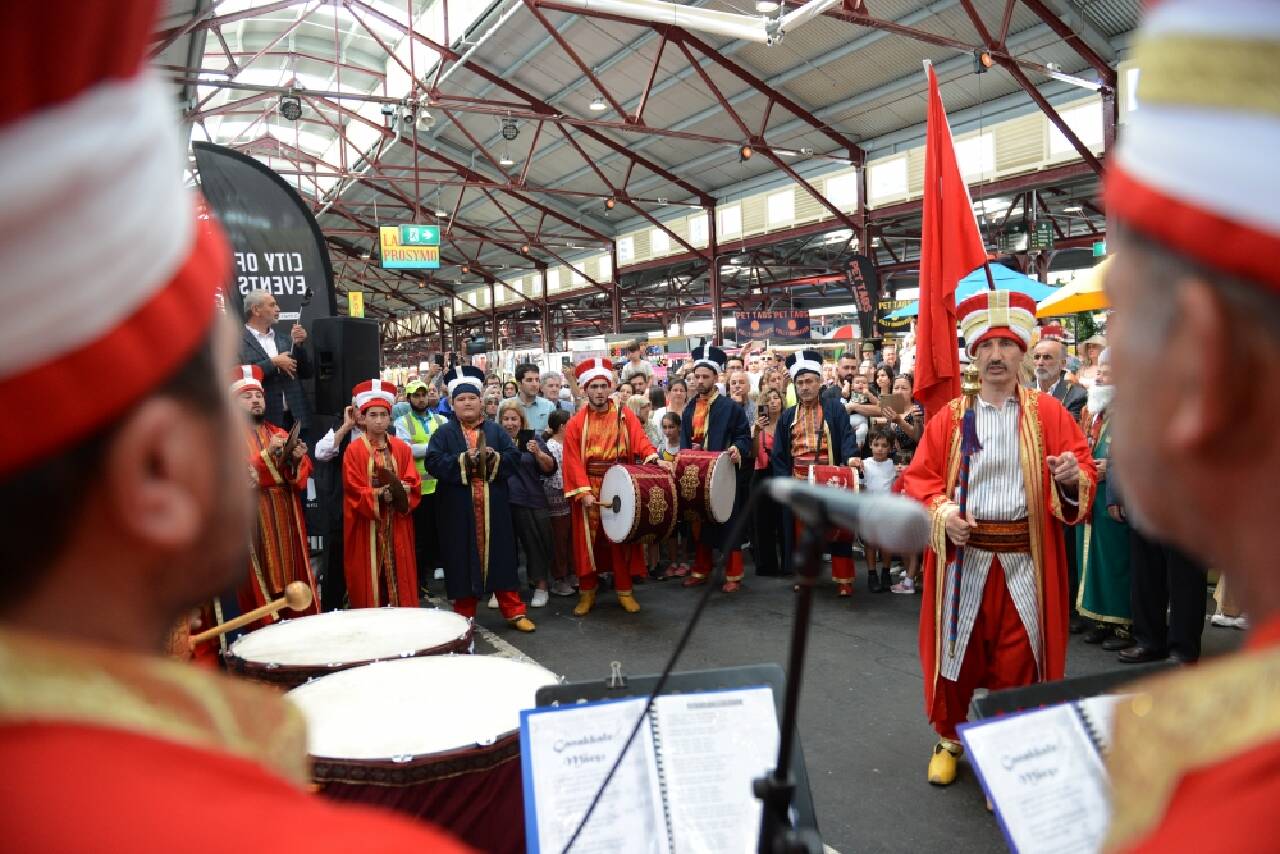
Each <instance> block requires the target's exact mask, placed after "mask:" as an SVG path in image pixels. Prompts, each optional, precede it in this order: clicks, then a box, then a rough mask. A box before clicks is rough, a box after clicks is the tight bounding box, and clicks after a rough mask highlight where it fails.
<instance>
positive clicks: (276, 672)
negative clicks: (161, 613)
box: [225, 608, 472, 688]
mask: <svg viewBox="0 0 1280 854" xmlns="http://www.w3.org/2000/svg"><path fill="white" fill-rule="evenodd" d="M471 649H472V639H471V621H470V620H468V619H467V618H466V617H462V616H459V615H458V614H455V613H453V612H452V611H443V610H437V609H435V608H353V609H351V610H349V611H326V612H325V613H323V614H313V615H312V616H309V617H298V618H297V619H293V620H284V621H282V622H279V623H274V624H272V625H270V626H266V627H264V628H261V629H258V630H257V631H253V632H250V633H249V634H247V635H245V636H244V637H242V638H240V639H239V640H237V641H236V642H235V643H233V644H232V645H231V648H230V649H228V650H227V652H226V654H225V657H226V662H227V669H228V670H230V671H231V672H232V673H238V674H240V675H241V676H248V677H249V678H250V679H256V680H258V681H259V682H272V683H275V684H277V685H283V686H284V687H286V688H293V687H295V686H297V685H301V684H302V683H304V682H306V681H307V680H308V679H314V678H316V677H317V676H327V675H328V674H330V673H334V672H337V671H339V670H346V669H348V668H351V667H358V666H360V665H362V664H369V663H370V662H374V661H382V660H384V659H388V658H409V657H418V656H426V655H446V654H449V653H469V652H471Z"/></svg>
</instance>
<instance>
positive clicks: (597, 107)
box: [588, 95, 609, 113]
mask: <svg viewBox="0 0 1280 854" xmlns="http://www.w3.org/2000/svg"><path fill="white" fill-rule="evenodd" d="M588 108H589V109H590V110H591V112H593V113H603V112H604V111H605V110H607V109H609V105H608V104H606V103H605V102H604V98H601V97H600V96H599V95H596V99H595V100H594V101H592V102H591V103H590V104H589V105H588Z"/></svg>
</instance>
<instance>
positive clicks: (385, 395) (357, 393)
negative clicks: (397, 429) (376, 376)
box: [351, 380, 396, 412]
mask: <svg viewBox="0 0 1280 854" xmlns="http://www.w3.org/2000/svg"><path fill="white" fill-rule="evenodd" d="M351 398H352V399H353V400H354V401H355V404H356V409H358V410H360V411H361V412H364V411H365V410H366V409H369V408H370V407H373V406H385V407H386V408H387V409H391V407H393V406H395V405H396V385H395V383H389V382H383V381H382V380H365V381H364V382H362V383H360V385H358V386H356V387H355V388H353V389H352V390H351Z"/></svg>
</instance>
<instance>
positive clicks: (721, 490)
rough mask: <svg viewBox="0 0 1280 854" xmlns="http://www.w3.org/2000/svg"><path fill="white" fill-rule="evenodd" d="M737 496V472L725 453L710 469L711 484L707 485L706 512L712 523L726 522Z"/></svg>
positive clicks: (731, 512) (731, 513)
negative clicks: (709, 515)
mask: <svg viewBox="0 0 1280 854" xmlns="http://www.w3.org/2000/svg"><path fill="white" fill-rule="evenodd" d="M737 496H738V470H737V468H736V467H735V466H734V465H733V460H732V459H731V458H730V457H729V455H728V454H727V453H725V454H721V455H720V459H718V460H716V462H715V465H713V466H712V467H711V483H709V484H707V504H708V508H707V510H708V512H709V513H710V514H711V519H712V521H715V522H728V521H729V517H730V516H732V515H733V502H734V500H735V499H736V498H737Z"/></svg>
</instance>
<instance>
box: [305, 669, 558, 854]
mask: <svg viewBox="0 0 1280 854" xmlns="http://www.w3.org/2000/svg"><path fill="white" fill-rule="evenodd" d="M559 681H560V680H559V679H558V678H557V677H556V675H555V674H554V673H552V672H551V671H550V670H546V669H544V668H542V667H539V666H537V665H535V664H528V663H525V662H521V661H513V660H511V659H507V658H498V657H496V656H485V655H438V656H432V657H429V658H410V659H404V660H400V661H383V662H379V663H377V664H370V665H367V666H365V667H356V668H352V669H351V670H344V671H342V672H341V673H335V674H333V675H331V676H325V677H323V678H320V679H315V680H313V681H311V682H308V683H307V684H306V685H303V686H301V687H299V688H295V689H293V690H292V691H290V692H289V693H288V694H286V695H285V696H286V697H287V698H288V699H289V700H290V701H291V702H293V703H294V704H295V705H296V706H297V707H298V708H299V709H301V710H302V714H303V716H304V717H305V718H306V720H307V752H308V753H310V754H311V757H312V776H313V778H314V780H315V782H316V783H317V784H318V785H319V788H320V792H321V793H322V794H323V795H325V796H326V797H330V798H333V799H334V800H339V801H352V802H357V803H366V804H376V805H378V806H380V807H383V808H388V807H389V808H391V809H394V810H397V811H399V812H402V813H406V814H408V815H411V816H414V817H421V818H426V819H429V820H430V821H431V822H433V823H434V824H436V825H438V826H440V827H443V828H444V829H446V830H448V831H450V832H451V833H453V834H454V835H455V836H457V837H458V838H460V839H462V840H463V841H464V842H466V843H468V844H470V845H471V846H473V847H474V848H476V849H477V850H479V851H492V852H522V851H524V818H523V816H524V799H523V796H522V789H521V779H520V712H521V711H523V710H525V709H532V708H534V706H535V705H536V704H535V701H534V698H535V695H536V694H537V691H538V689H539V688H542V687H544V686H547V685H554V684H556V683H558V682H559Z"/></svg>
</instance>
